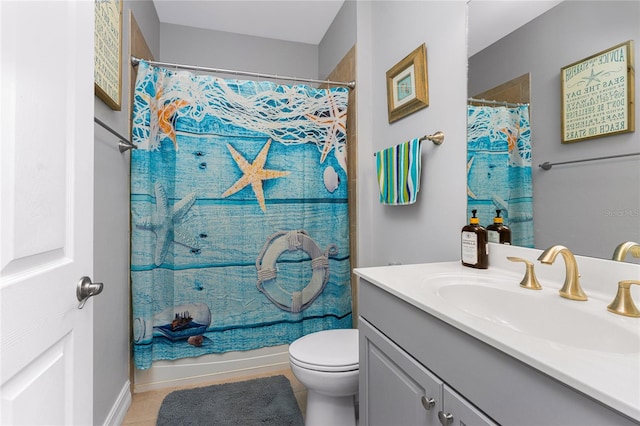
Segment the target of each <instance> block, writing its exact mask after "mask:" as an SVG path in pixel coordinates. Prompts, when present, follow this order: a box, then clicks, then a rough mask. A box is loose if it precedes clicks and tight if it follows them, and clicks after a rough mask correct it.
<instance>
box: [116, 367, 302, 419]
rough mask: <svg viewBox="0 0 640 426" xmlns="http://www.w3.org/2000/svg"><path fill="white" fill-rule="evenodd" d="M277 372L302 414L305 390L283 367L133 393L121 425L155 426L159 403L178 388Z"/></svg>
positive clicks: (247, 378) (238, 380)
mask: <svg viewBox="0 0 640 426" xmlns="http://www.w3.org/2000/svg"><path fill="white" fill-rule="evenodd" d="M279 374H281V375H283V376H285V377H286V378H287V379H289V382H291V388H292V389H293V393H294V395H295V397H296V400H297V401H298V406H299V407H300V411H302V415H304V414H305V409H306V404H307V390H306V389H305V387H304V386H303V385H302V383H300V382H299V381H298V380H297V379H296V378H295V376H294V375H293V373H292V372H291V370H290V369H285V370H279V371H273V372H271V373H268V374H262V375H253V376H242V377H236V378H233V379H226V380H220V381H212V382H207V383H199V384H197V385H193V386H183V387H174V388H167V389H161V390H154V391H149V392H143V393H136V394H133V397H132V401H131V407H130V408H129V411H127V414H126V416H125V418H124V421H123V423H122V425H123V426H155V424H156V420H157V418H158V411H159V410H160V405H162V401H163V400H164V398H165V396H167V395H168V394H170V393H171V392H173V391H175V390H178V389H189V388H195V387H201V386H210V385H217V384H220V383H230V382H240V381H243V380H250V379H255V378H258V377H268V376H276V375H279Z"/></svg>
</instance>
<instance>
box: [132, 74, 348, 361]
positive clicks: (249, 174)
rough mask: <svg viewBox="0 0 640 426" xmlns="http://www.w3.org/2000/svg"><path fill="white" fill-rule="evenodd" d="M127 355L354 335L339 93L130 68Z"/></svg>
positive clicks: (153, 356)
mask: <svg viewBox="0 0 640 426" xmlns="http://www.w3.org/2000/svg"><path fill="white" fill-rule="evenodd" d="M134 96H135V99H134V107H133V142H134V143H135V144H136V145H138V147H139V149H137V150H134V151H133V152H132V154H131V220H132V236H131V239H132V249H131V281H132V292H133V295H132V302H133V334H134V359H135V365H136V367H137V368H139V369H144V368H149V367H150V366H151V363H152V362H153V361H156V360H162V359H165V360H171V359H177V358H182V357H193V356H199V355H203V354H208V353H222V352H228V351H244V350H249V349H256V348H260V347H266V346H275V345H280V344H287V343H291V342H292V341H293V340H295V339H297V338H299V337H301V336H302V335H305V334H308V333H311V332H315V331H319V330H323V329H331V328H349V327H351V287H350V265H349V221H348V211H347V176H346V173H347V172H346V169H347V167H346V164H347V163H346V161H347V159H346V154H347V151H346V124H347V123H346V114H347V97H348V89H346V88H332V89H315V88H311V87H308V86H305V85H295V86H287V85H277V84H274V83H272V82H266V81H262V82H255V81H238V80H225V79H221V78H216V77H214V76H209V75H196V74H193V73H190V72H187V71H171V70H167V69H163V68H158V67H152V66H150V65H149V64H148V63H146V62H141V63H140V64H139V66H138V78H137V81H136V87H135V94H134Z"/></svg>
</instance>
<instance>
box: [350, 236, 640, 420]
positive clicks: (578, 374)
mask: <svg viewBox="0 0 640 426" xmlns="http://www.w3.org/2000/svg"><path fill="white" fill-rule="evenodd" d="M492 246H493V245H492ZM493 252H494V253H496V252H497V253H496V254H494V258H493V261H492V258H491V257H490V265H492V266H490V267H489V269H487V270H476V269H473V268H467V267H464V266H462V265H461V264H460V262H459V261H456V262H441V263H425V264H416V265H396V266H383V267H371V268H358V269H355V270H354V272H355V273H356V274H357V275H358V276H360V277H362V278H364V279H366V280H367V281H368V282H370V283H372V284H374V285H376V286H378V287H380V288H381V289H384V290H386V291H387V292H389V293H391V294H393V295H395V296H397V297H398V298H400V299H402V300H404V301H406V302H408V303H410V304H412V305H413V306H415V307H417V308H419V309H421V310H422V311H424V312H426V313H428V314H431V315H433V316H435V317H437V318H439V319H441V320H442V321H444V322H446V323H448V324H450V325H452V326H454V327H456V328H458V329H459V330H461V331H463V332H465V333H467V334H469V335H471V336H473V337H475V338H477V339H479V340H481V341H483V342H485V343H487V344H489V345H491V346H493V347H495V348H496V349H498V350H500V351H502V352H504V353H507V354H509V355H511V356H513V357H514V358H516V359H518V360H520V361H522V362H524V363H526V364H528V365H530V366H532V367H534V368H536V369H538V370H539V371H541V372H544V373H545V374H547V375H549V376H551V377H554V378H556V379H557V380H559V381H561V382H563V383H565V384H567V385H569V386H570V387H572V388H574V389H576V390H578V391H581V392H583V393H584V394H586V395H589V396H591V397H593V398H594V399H596V400H598V401H601V402H602V403H604V404H606V405H608V406H610V407H612V408H614V409H615V410H617V411H619V412H621V413H624V414H626V415H627V416H629V417H631V418H633V419H635V420H638V421H640V318H629V317H624V316H621V315H615V314H613V313H610V312H608V311H607V309H606V306H607V305H608V304H609V303H610V302H611V301H612V300H613V297H614V296H615V293H616V289H617V280H621V279H638V277H639V276H640V266H638V265H628V264H627V265H619V264H620V263H621V262H612V261H603V260H599V259H590V258H582V257H576V259H578V265H579V269H580V268H582V269H580V271H581V273H582V276H581V280H582V286H583V289H584V290H585V292H586V293H587V295H588V296H589V300H588V301H584V302H578V301H572V300H567V299H563V298H561V297H560V296H559V295H558V289H559V288H560V287H561V284H562V282H563V281H564V263H563V260H562V259H560V257H561V256H559V257H558V259H557V260H556V262H555V263H554V265H551V267H547V265H542V264H541V263H540V262H537V261H536V259H537V256H538V254H539V253H540V251H539V250H533V249H521V248H515V247H509V248H508V249H507V248H503V247H500V248H495V249H494V250H493ZM505 253H507V254H509V255H515V256H520V257H524V258H527V259H528V260H530V261H532V262H534V264H536V265H535V271H536V275H537V276H538V280H539V281H540V283H541V284H542V286H543V289H542V290H540V291H534V290H527V289H523V288H521V287H520V286H519V285H518V284H519V283H520V280H521V279H522V277H523V276H524V265H523V264H522V263H518V264H516V263H512V262H508V261H506V260H505V261H502V260H499V259H498V258H496V257H495V256H500V258H502V257H505V256H503V255H504V254H505ZM594 261H595V263H594ZM610 268H616V270H615V271H613V270H610ZM584 271H586V272H584ZM585 274H586V275H585ZM554 275H555V276H554ZM455 276H460V277H465V281H466V282H467V283H469V282H470V283H473V282H474V279H477V280H478V282H481V281H485V279H486V278H487V277H498V280H496V284H495V285H496V286H503V287H504V286H507V287H508V288H507V290H508V291H513V292H517V293H520V294H518V295H517V297H521V295H522V294H525V295H530V296H531V297H532V300H533V299H536V300H537V301H538V303H540V302H541V301H542V303H548V304H549V306H550V305H551V304H553V305H554V306H553V308H554V309H556V311H558V310H560V311H562V310H563V309H565V307H566V310H567V312H568V314H569V315H570V314H571V312H576V314H577V313H578V312H577V311H576V310H579V311H581V312H579V313H580V315H582V318H584V315H585V314H587V315H589V316H593V318H594V319H596V320H597V321H598V324H599V325H600V324H602V327H603V328H604V330H606V329H607V327H608V326H611V327H618V329H620V328H622V329H623V330H621V331H622V332H623V334H624V335H625V336H626V337H629V338H625V339H624V340H625V342H623V343H620V342H612V343H620V345H621V347H622V348H623V349H620V350H618V351H611V350H608V348H607V347H606V346H607V344H606V342H605V340H606V337H607V336H601V337H602V347H601V348H600V347H599V343H600V342H599V340H598V335H596V336H594V334H599V335H601V334H604V333H602V330H601V331H600V333H598V332H597V331H593V332H592V331H591V330H588V331H586V333H589V334H590V336H589V339H588V340H589V342H590V343H589V344H586V345H581V344H575V342H574V343H568V344H567V343H566V342H564V341H562V340H561V339H562V336H560V337H558V336H557V335H556V336H555V338H551V339H546V338H544V337H541V336H535V335H531V334H530V333H527V332H522V331H518V330H517V329H515V328H513V327H509V326H505V325H504V324H501V323H500V322H499V321H491V320H488V321H487V320H484V319H478V316H476V315H474V314H472V313H470V312H468V311H466V310H465V309H463V308H461V307H459V306H456V305H455V303H451V301H449V300H447V299H446V298H445V297H442V294H443V293H441V292H440V289H442V288H444V287H443V286H442V285H441V284H442V282H443V281H444V280H446V278H447V277H455ZM552 276H553V277H552ZM602 276H606V277H608V278H606V279H603V278H602ZM612 279H613V281H612V282H605V283H604V284H603V283H602V281H603V280H604V281H611V280H612ZM596 281H597V282H596ZM438 282H440V284H438ZM511 283H513V284H511ZM634 287H637V286H634ZM634 294H635V295H637V293H634ZM635 300H636V303H637V304H638V305H640V299H639V298H636V299H635ZM545 306H546V305H545ZM574 315H575V314H574ZM589 319H591V317H590V318H589ZM578 327H579V325H578ZM598 328H600V327H598ZM574 340H575V339H574ZM578 343H580V342H578Z"/></svg>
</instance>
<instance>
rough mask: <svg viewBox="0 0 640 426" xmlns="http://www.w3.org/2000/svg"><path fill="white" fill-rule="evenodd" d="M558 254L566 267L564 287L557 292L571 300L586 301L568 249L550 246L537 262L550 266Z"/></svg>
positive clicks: (574, 260)
mask: <svg viewBox="0 0 640 426" xmlns="http://www.w3.org/2000/svg"><path fill="white" fill-rule="evenodd" d="M558 254H562V258H563V259H564V264H565V267H566V277H565V279H564V285H563V286H562V288H561V289H560V291H559V293H560V296H562V297H564V298H566V299H571V300H587V295H586V294H584V291H582V288H581V287H580V280H579V277H580V274H578V263H577V262H576V258H575V257H574V256H573V253H571V251H569V249H568V248H566V247H565V246H561V245H555V246H551V247H549V248H548V249H546V250H545V251H543V252H542V254H541V255H540V257H538V260H539V261H540V262H542V263H544V264H546V265H551V264H552V263H553V262H554V261H555V260H556V256H557V255H558Z"/></svg>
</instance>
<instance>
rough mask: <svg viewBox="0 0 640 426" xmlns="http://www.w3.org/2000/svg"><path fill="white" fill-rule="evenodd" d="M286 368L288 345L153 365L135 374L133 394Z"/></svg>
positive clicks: (157, 362) (287, 365)
mask: <svg viewBox="0 0 640 426" xmlns="http://www.w3.org/2000/svg"><path fill="white" fill-rule="evenodd" d="M285 368H289V346H288V345H281V346H274V347H268V348H260V349H256V350H252V351H245V352H227V353H224V354H210V355H203V356H201V357H198V358H183V359H178V360H175V361H156V362H154V363H153V365H152V366H151V368H149V369H147V370H135V372H134V385H133V392H134V393H141V392H147V391H150V390H156V389H164V388H169V387H176V386H187V385H193V384H199V383H206V382H211V381H214V380H224V379H229V378H237V377H243V376H251V375H257V374H267V373H270V372H273V371H277V370H282V369H285Z"/></svg>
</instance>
